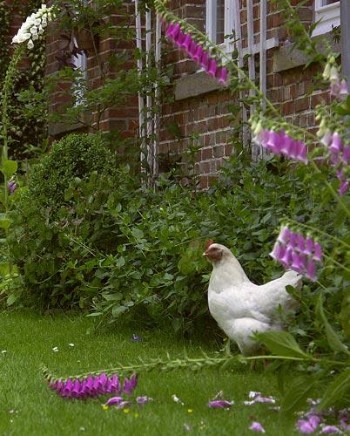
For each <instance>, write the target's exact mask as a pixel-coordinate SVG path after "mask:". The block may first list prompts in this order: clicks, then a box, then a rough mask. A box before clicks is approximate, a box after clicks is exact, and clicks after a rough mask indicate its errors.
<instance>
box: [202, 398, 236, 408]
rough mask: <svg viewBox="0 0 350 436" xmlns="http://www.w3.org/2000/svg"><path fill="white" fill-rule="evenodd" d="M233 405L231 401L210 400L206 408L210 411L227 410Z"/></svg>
mask: <svg viewBox="0 0 350 436" xmlns="http://www.w3.org/2000/svg"><path fill="white" fill-rule="evenodd" d="M233 404H234V402H233V401H227V400H212V401H209V403H208V407H210V408H212V409H228V408H230V407H231V406H232V405H233Z"/></svg>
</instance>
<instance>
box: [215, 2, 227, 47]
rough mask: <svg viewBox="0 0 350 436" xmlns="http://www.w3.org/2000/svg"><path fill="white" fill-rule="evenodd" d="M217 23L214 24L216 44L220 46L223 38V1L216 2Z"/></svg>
mask: <svg viewBox="0 0 350 436" xmlns="http://www.w3.org/2000/svg"><path fill="white" fill-rule="evenodd" d="M216 2H217V3H216V7H217V15H216V17H217V23H216V26H217V27H216V30H217V31H216V43H217V44H222V43H223V42H224V36H225V0H216Z"/></svg>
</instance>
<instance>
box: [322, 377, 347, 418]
mask: <svg viewBox="0 0 350 436" xmlns="http://www.w3.org/2000/svg"><path fill="white" fill-rule="evenodd" d="M349 390H350V369H346V370H345V371H343V372H342V373H341V374H339V375H337V376H336V377H335V379H334V380H333V381H332V383H330V384H329V385H328V387H327V389H326V391H325V393H324V395H323V398H322V400H321V403H320V404H319V406H318V407H319V409H320V410H322V409H326V408H328V407H329V406H333V405H334V404H335V403H336V402H337V401H338V400H341V399H342V398H343V397H344V396H345V395H346V394H347V393H348V391H349Z"/></svg>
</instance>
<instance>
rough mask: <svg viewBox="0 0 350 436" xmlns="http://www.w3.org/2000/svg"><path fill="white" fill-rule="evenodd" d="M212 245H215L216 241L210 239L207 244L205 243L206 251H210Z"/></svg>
mask: <svg viewBox="0 0 350 436" xmlns="http://www.w3.org/2000/svg"><path fill="white" fill-rule="evenodd" d="M211 244H214V241H213V240H212V239H208V240H207V242H206V243H205V249H206V250H208V248H209V247H210V246H211Z"/></svg>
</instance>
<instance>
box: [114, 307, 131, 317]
mask: <svg viewBox="0 0 350 436" xmlns="http://www.w3.org/2000/svg"><path fill="white" fill-rule="evenodd" d="M127 310H128V308H127V307H125V306H114V307H113V309H112V315H113V316H114V317H115V318H117V317H118V316H119V315H121V314H122V313H124V312H126V311H127Z"/></svg>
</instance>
